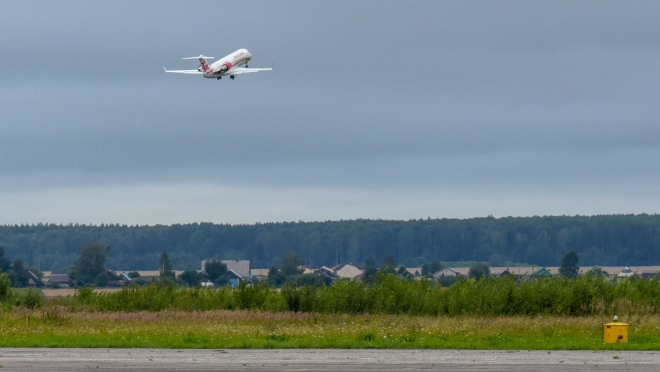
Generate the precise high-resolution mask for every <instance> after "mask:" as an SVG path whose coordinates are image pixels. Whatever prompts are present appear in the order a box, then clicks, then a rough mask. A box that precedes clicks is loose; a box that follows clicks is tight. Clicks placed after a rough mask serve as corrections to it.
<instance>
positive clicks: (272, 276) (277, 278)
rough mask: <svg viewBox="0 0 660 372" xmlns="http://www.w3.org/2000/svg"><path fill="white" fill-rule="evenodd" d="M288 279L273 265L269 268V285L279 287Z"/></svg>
mask: <svg viewBox="0 0 660 372" xmlns="http://www.w3.org/2000/svg"><path fill="white" fill-rule="evenodd" d="M285 281H286V276H285V275H284V274H283V273H282V272H280V270H278V269H277V267H275V266H273V267H271V268H270V269H269V270H268V285H271V286H273V287H279V286H281V285H282V284H284V282H285Z"/></svg>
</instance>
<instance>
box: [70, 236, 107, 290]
mask: <svg viewBox="0 0 660 372" xmlns="http://www.w3.org/2000/svg"><path fill="white" fill-rule="evenodd" d="M109 250H110V247H108V246H107V245H105V244H100V243H91V244H86V245H84V246H83V247H82V249H81V250H80V256H79V257H78V260H77V261H76V264H75V266H74V268H73V272H71V277H72V278H75V280H76V282H77V284H78V285H85V284H87V283H94V282H95V281H96V278H97V277H98V276H99V275H101V274H102V275H103V276H105V272H106V269H105V255H106V254H107V253H108V251H109ZM106 283H107V279H106Z"/></svg>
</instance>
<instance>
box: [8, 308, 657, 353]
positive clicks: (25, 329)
mask: <svg viewBox="0 0 660 372" xmlns="http://www.w3.org/2000/svg"><path fill="white" fill-rule="evenodd" d="M622 320H623V321H629V323H630V342H629V343H627V344H614V345H606V344H603V343H602V341H601V319H600V317H593V316H592V317H559V316H535V317H525V316H512V317H473V316H459V317H444V316H442V317H430V316H408V315H404V316H395V315H366V314H365V315H348V314H342V315H329V314H315V313H291V312H284V313H270V312H258V311H246V310H234V311H228V310H213V311H204V312H185V311H162V312H131V313H123V312H88V311H79V312H72V311H71V310H69V309H67V308H66V307H55V308H50V309H44V310H40V311H29V310H25V309H22V310H18V309H15V310H12V311H8V312H2V313H0V347H104V348H114V347H128V348H133V347H135V348H137V347H140V348H213V349H224V348H397V349H399V348H451V349H500V350H558V349H583V350H584V349H587V350H654V349H659V348H660V316H655V315H654V316H646V317H645V316H641V317H634V318H632V319H622Z"/></svg>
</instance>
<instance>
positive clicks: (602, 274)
mask: <svg viewBox="0 0 660 372" xmlns="http://www.w3.org/2000/svg"><path fill="white" fill-rule="evenodd" d="M585 275H587V276H596V277H599V278H603V279H607V278H608V277H609V274H608V273H607V271H604V270H603V269H601V268H600V267H598V266H594V267H593V268H592V269H590V270H588V271H587V272H586V273H585Z"/></svg>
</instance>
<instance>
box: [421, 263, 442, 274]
mask: <svg viewBox="0 0 660 372" xmlns="http://www.w3.org/2000/svg"><path fill="white" fill-rule="evenodd" d="M442 269H443V267H442V264H441V263H440V261H437V260H434V261H431V262H428V263H425V264H424V265H422V275H424V276H427V275H433V274H435V273H437V272H438V271H440V270H442Z"/></svg>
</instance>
